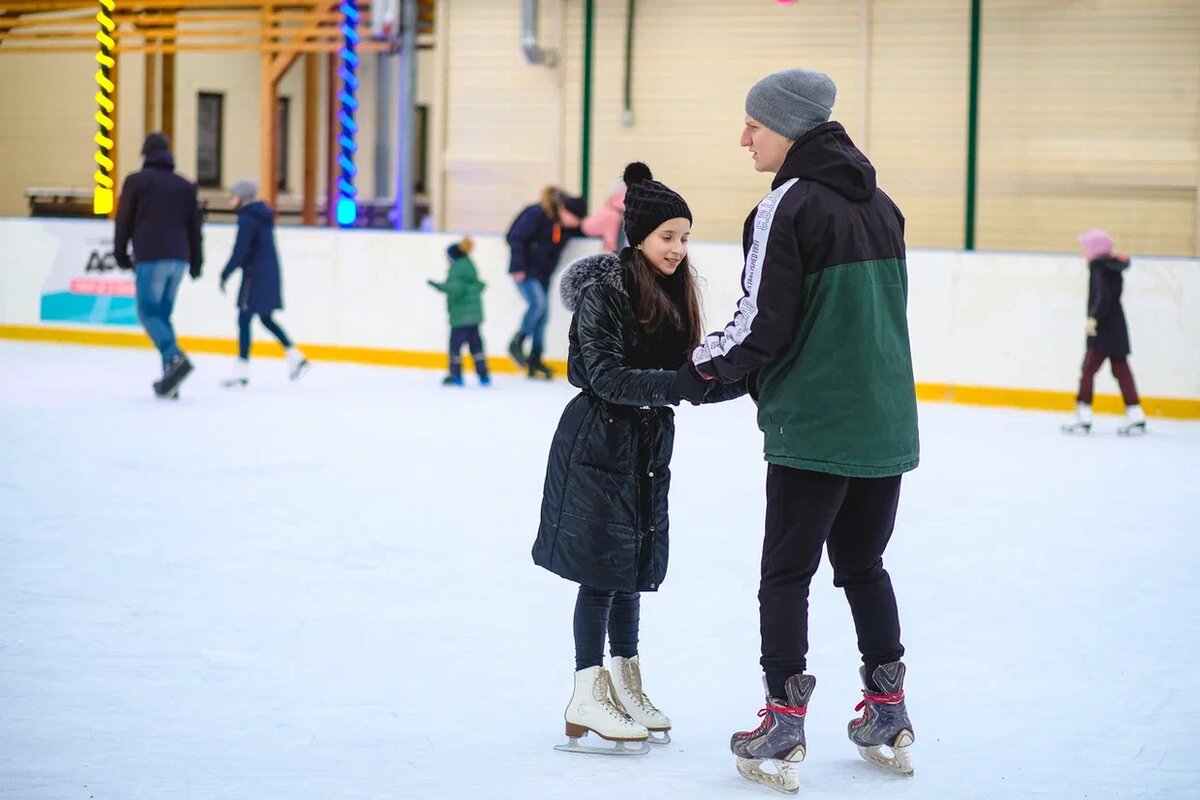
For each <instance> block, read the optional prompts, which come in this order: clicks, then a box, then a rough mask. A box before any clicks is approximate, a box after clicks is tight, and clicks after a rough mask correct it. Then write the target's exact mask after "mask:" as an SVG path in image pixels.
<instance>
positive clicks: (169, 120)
mask: <svg viewBox="0 0 1200 800" xmlns="http://www.w3.org/2000/svg"><path fill="white" fill-rule="evenodd" d="M161 97H162V102H161V103H160V104H159V105H160V111H161V113H162V123H161V124H162V132H163V133H165V134H166V135H167V137H168V138H169V139H170V140H171V141H172V142H174V141H175V54H174V53H163V54H162V95H161Z"/></svg>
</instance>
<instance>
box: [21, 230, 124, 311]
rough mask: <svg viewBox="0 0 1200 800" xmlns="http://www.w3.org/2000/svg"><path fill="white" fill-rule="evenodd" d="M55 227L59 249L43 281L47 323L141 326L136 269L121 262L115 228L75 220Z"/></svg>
mask: <svg viewBox="0 0 1200 800" xmlns="http://www.w3.org/2000/svg"><path fill="white" fill-rule="evenodd" d="M53 230H54V238H55V239H56V240H57V248H56V251H55V254H54V262H53V263H52V264H51V267H50V273H49V274H48V275H47V276H46V281H45V283H43V284H42V307H41V316H40V318H41V320H42V322H79V323H85V324H89V325H121V326H130V325H137V324H138V319H137V300H136V289H135V286H134V278H133V272H132V271H130V270H123V269H121V268H120V267H119V266H117V262H116V259H115V258H114V257H113V240H112V235H111V233H109V234H107V235H104V234H99V233H98V232H97V231H96V230H95V228H91V229H88V228H85V227H80V226H74V225H71V226H67V225H64V226H62V227H59V228H56V229H53Z"/></svg>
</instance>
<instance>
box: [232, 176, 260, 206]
mask: <svg viewBox="0 0 1200 800" xmlns="http://www.w3.org/2000/svg"><path fill="white" fill-rule="evenodd" d="M229 193H230V194H232V195H233V196H234V197H236V198H237V199H238V200H241V201H242V202H243V203H249V202H250V201H251V200H253V199H254V198H256V197H258V184H257V183H255V182H254V181H252V180H250V179H249V178H242V179H241V180H240V181H234V182H233V185H232V186H230V187H229Z"/></svg>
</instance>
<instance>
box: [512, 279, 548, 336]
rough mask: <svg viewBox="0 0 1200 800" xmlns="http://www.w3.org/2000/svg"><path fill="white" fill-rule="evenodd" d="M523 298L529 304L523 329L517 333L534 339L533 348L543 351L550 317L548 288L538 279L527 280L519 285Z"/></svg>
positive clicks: (523, 320) (522, 323) (522, 325)
mask: <svg viewBox="0 0 1200 800" xmlns="http://www.w3.org/2000/svg"><path fill="white" fill-rule="evenodd" d="M517 289H518V290H519V291H520V292H521V297H524V298H525V302H526V303H528V304H529V308H528V309H526V311H525V317H524V318H523V319H522V320H521V327H520V329H519V330H518V331H517V332H518V333H519V334H520V335H521V336H530V337H532V338H533V342H532V344H531V348H532V349H533V350H537V351H539V352H540V351H541V350H542V345H543V344H544V343H545V339H546V319H547V318H548V317H549V316H550V302H549V300H548V299H547V297H546V287H545V286H543V285H542V282H541V281H539V280H538V279H537V278H528V277H527V278H526V279H525V280H523V281H521V282H520V283H518V284H517Z"/></svg>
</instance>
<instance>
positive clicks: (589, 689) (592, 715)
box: [554, 667, 650, 756]
mask: <svg viewBox="0 0 1200 800" xmlns="http://www.w3.org/2000/svg"><path fill="white" fill-rule="evenodd" d="M611 689H612V680H611V679H610V678H609V675H608V671H607V670H605V669H604V667H588V668H587V669H581V670H579V671H578V672H576V673H575V692H574V694H572V695H571V703H570V705H568V706H567V710H566V712H565V713H564V714H563V717H564V718H565V719H566V723H567V725H566V728H567V743H566V744H560V745H555V747H554V749H555V750H561V751H563V752H564V753H598V754H600V755H612V756H637V755H643V754H645V753H648V752H650V746H649V745H648V744H646V739H648V738H649V737H650V732H649V731H647V730H646V728H645V727H644V726H642V725H639V724H638V723H636V722H634V721H633V720H631V719H630V718H629V717H627V716H625V715H624V714H623V713H621V711H620V710H619V709H617V707H616V706H615V705H613V702H612V700H611V699H610V697H609V692H610V690H611ZM589 733H594V734H596V735H597V736H599V737H600V738H601V739H604V740H606V741H609V742H613V743H614V744H613V746H612V747H607V746H604V745H599V746H588V745H582V744H580V743H579V740H580V739H581V738H582V737H584V736H587V735H588V734H589Z"/></svg>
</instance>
